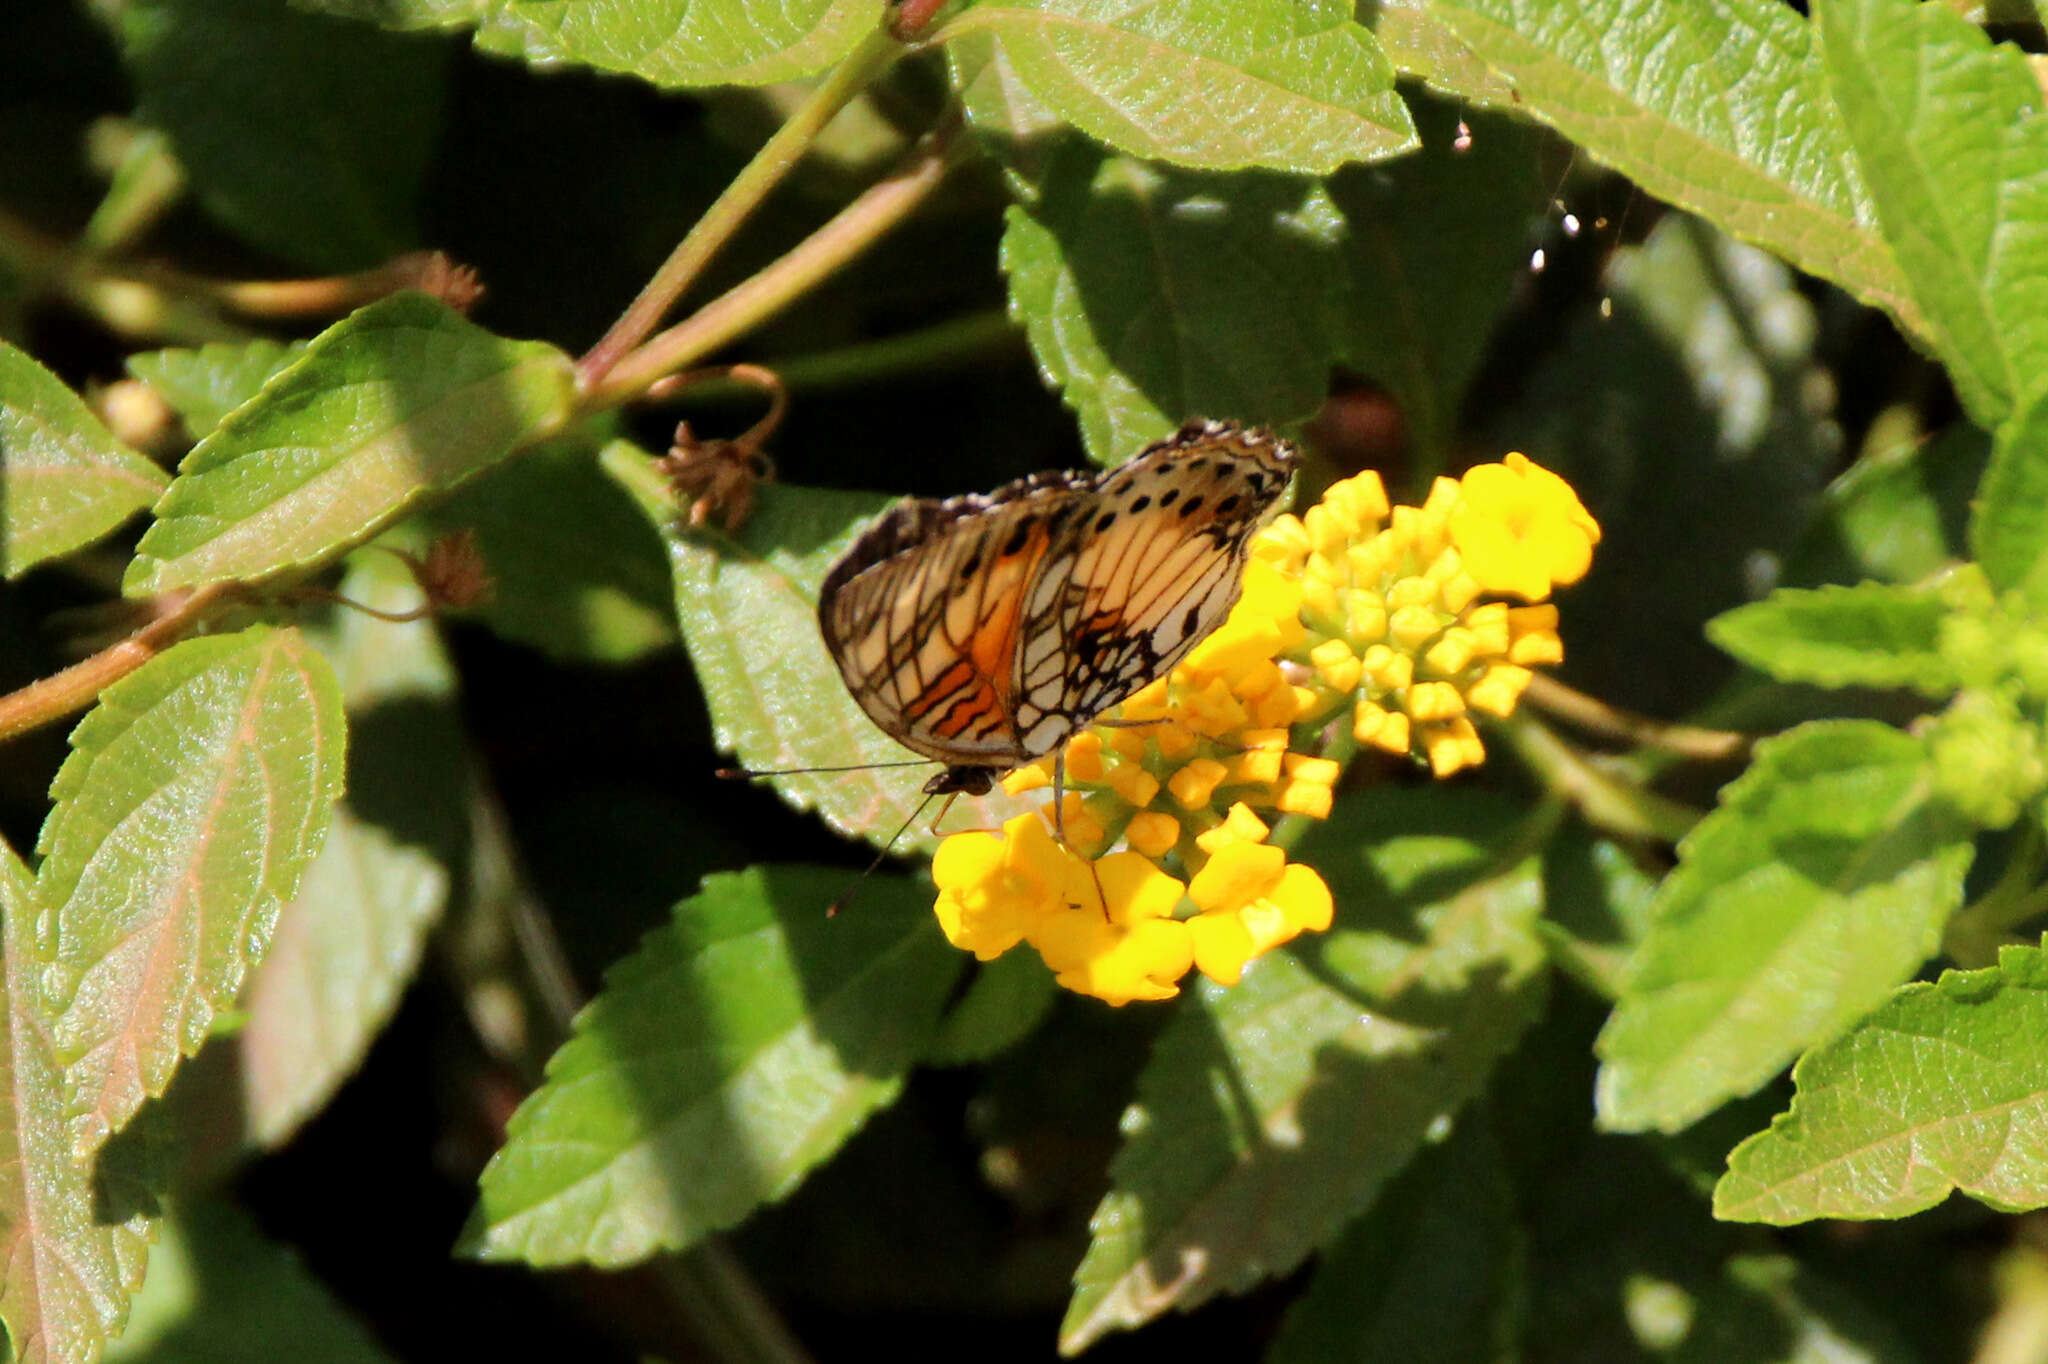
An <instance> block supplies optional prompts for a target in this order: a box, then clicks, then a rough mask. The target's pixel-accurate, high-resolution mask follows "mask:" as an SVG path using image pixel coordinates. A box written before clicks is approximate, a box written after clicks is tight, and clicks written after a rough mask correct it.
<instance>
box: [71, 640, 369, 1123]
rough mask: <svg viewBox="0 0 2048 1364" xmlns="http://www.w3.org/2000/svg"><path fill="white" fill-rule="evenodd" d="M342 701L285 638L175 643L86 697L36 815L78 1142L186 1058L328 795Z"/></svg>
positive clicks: (259, 936) (305, 649)
mask: <svg viewBox="0 0 2048 1364" xmlns="http://www.w3.org/2000/svg"><path fill="white" fill-rule="evenodd" d="M343 746H344V734H343V721H342V710H341V694H340V691H339V689H338V688H337V687H336V685H335V680H334V675H333V672H332V670H331V669H330V668H329V667H328V665H327V662H326V660H325V659H323V658H321V657H320V655H319V654H317V653H316V652H314V650H313V649H312V648H311V647H310V646H309V645H308V644H307V643H306V640H305V638H304V637H303V636H302V635H300V634H299V632H298V631H296V630H289V629H287V630H273V629H269V628H267V627H263V626H257V627H253V628H251V629H248V630H244V631H242V632H241V633H239V634H234V635H215V636H210V637H205V638H200V639H192V640H187V641H185V642H184V643H182V644H179V645H177V646H176V647H175V648H173V649H170V650H169V651H167V652H165V653H164V654H162V655H160V656H158V657H157V658H154V659H152V660H151V661H150V662H148V663H146V664H144V665H143V666H142V667H141V668H139V669H137V670H136V671H135V672H134V673H133V674H131V675H130V676H128V677H126V678H124V679H122V680H121V681H120V682H117V683H115V684H114V685H113V686H111V687H109V688H107V690H106V691H105V692H103V693H101V695H100V702H99V705H98V706H97V707H96V708H95V709H94V710H93V711H92V712H91V713H90V714H88V715H87V716H86V717H85V719H84V720H82V721H80V722H79V724H78V727H77V728H76V729H75V730H73V731H72V734H71V749H72V751H71V756H70V757H69V758H68V759H66V760H65V763H64V766H63V767H62V768H61V769H60V770H59V771H58V773H57V777H56V780H55V781H54V782H53V783H52V784H51V787H50V795H51V798H52V799H53V800H54V802H55V805H56V808H55V809H53V810H52V811H51V813H50V818H49V821H48V822H47V823H46V824H45V825H44V826H43V833H42V840H41V850H42V852H43V854H44V857H43V862H42V866H41V867H40V868H39V869H38V871H37V874H36V894H37V895H38V897H39V898H40V899H41V900H42V902H43V904H44V905H45V906H46V907H47V917H46V919H45V921H44V922H42V923H39V924H38V925H37V929H36V940H37V953H38V955H39V956H40V957H41V958H42V959H44V960H46V961H47V962H48V963H49V965H48V966H47V967H46V968H45V970H44V972H43V979H42V987H43V991H44V995H43V999H44V1004H45V1007H46V1008H47V1009H48V1010H49V1012H50V1014H51V1021H50V1025H49V1031H50V1040H51V1042H52V1043H53V1044H54V1045H55V1047H56V1050H57V1056H58V1059H59V1060H60V1061H61V1062H62V1063H63V1065H64V1068H65V1071H66V1073H67V1077H68V1079H69V1082H70V1088H71V1092H72V1095H73V1098H74V1104H75V1107H76V1109H77V1111H78V1116H77V1117H75V1118H74V1119H73V1121H72V1132H73V1140H74V1144H75V1146H76V1148H77V1150H78V1151H79V1152H81V1153H84V1152H89V1151H91V1150H93V1149H95V1148H96V1147H98V1146H99V1144H100V1143H101V1142H102V1141H104V1140H105V1138H106V1136H107V1134H108V1133H110V1132H111V1131H113V1130H114V1129H115V1128H117V1127H119V1126H120V1125H121V1124H122V1123H124V1122H125V1121H127V1119H128V1118H129V1116H130V1115H131V1114H133V1113H134V1112H135V1110H136V1108H137V1107H138V1106H140V1105H141V1103H142V1101H143V1099H145V1098H147V1097H150V1096H153V1095H157V1094H161V1093H163V1090H164V1086H165V1085H166V1084H167V1083H168V1082H169V1080H170V1076H171V1071H172V1070H173V1069H174V1068H175V1067H176V1065H177V1063H178V1060H179V1058H180V1057H181V1056H189V1055H191V1054H192V1053H194V1052H196V1051H197V1050H199V1046H200V1044H201V1043H203V1042H204V1041H205V1040H206V1036H207V1031H208V1029H209V1028H210V1027H211V1026H212V1023H213V1020H214V1017H215V1016H216V1015H217V1014H218V1013H219V1012H220V1011H222V1010H224V1009H226V1008H227V1007H229V1006H230V1005H231V1004H232V1003H233V1002H234V999H235V996H236V994H237V993H238V992H239V991H240V989H241V986H242V981H243V978H244V976H245V975H246V974H247V973H248V970H249V967H250V966H251V965H252V964H253V962H254V961H255V960H256V959H257V958H258V957H260V956H261V955H262V953H263V949H264V946H265V945H266V943H267V941H268V939H269V936H270V930H271V927H272V925H273V924H275V923H276V921H277V912H278V907H279V906H280V905H281V904H283V903H284V902H285V901H286V900H288V899H289V898H290V897H291V896H292V894H293V893H294V892H295V891H296V890H297V888H298V883H299V877H300V873H301V872H303V871H304V870H305V867H306V864H307V863H308V862H309V861H311V859H312V857H313V854H314V853H316V852H317V851H319V848H320V843H321V840H322V839H323V838H324V837H325V836H326V832H327V823H328V820H329V818H330V816H331V814H332V812H333V806H334V801H335V799H336V797H338V796H339V795H340V794H341V784H342V759H343Z"/></svg>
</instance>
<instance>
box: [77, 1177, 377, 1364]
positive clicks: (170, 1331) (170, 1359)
mask: <svg viewBox="0 0 2048 1364" xmlns="http://www.w3.org/2000/svg"><path fill="white" fill-rule="evenodd" d="M283 1339H289V1340H290V1341H291V1342H292V1357H293V1358H295V1359H301V1360H304V1361H306V1364H383V1361H387V1360H389V1359H391V1357H392V1356H390V1355H388V1354H386V1353H385V1352H384V1351H383V1350H381V1349H379V1348H378V1347H377V1344H376V1342H375V1341H374V1340H372V1339H371V1338H370V1335H369V1333H368V1332H367V1331H365V1330H364V1329H363V1326H362V1324H361V1323H360V1322H358V1321H356V1320H355V1319H354V1318H352V1317H350V1316H349V1314H348V1312H347V1310H346V1309H345V1308H344V1307H343V1306H342V1305H341V1304H340V1303H339V1302H337V1301H335V1299H334V1296H333V1295H332V1294H330V1293H329V1292H328V1291H327V1289H326V1288H325V1287H324V1286H323V1285H322V1284H321V1282H320V1281H319V1280H318V1279H316V1278H315V1277H313V1275H312V1274H311V1273H309V1272H308V1271H307V1269H306V1267H305V1266H304V1265H302V1264H300V1263H299V1261H298V1257H297V1256H295V1255H294V1254H292V1252H291V1251H290V1250H289V1249H288V1248H287V1247H285V1246H282V1245H279V1244H278V1243H277V1242H275V1241H272V1240H270V1239H268V1238H266V1237H265V1236H264V1235H263V1233H262V1232H261V1231H259V1230H258V1229H257V1228H256V1226H255V1224H254V1223H252V1222H251V1221H250V1220H249V1218H248V1216H247V1214H245V1213H243V1212H241V1211H240V1210H239V1209H237V1208H236V1207H235V1206H234V1205H233V1204H231V1203H225V1202H219V1201H203V1202H197V1203H191V1204H186V1205H182V1206H180V1207H179V1208H178V1209H177V1211H176V1212H175V1214H173V1215H172V1216H171V1217H169V1218H168V1219H166V1220H165V1222H164V1223H163V1228H162V1233H161V1239H160V1240H159V1241H158V1243H157V1246H156V1248H155V1250H154V1251H152V1252H151V1254H150V1258H149V1278H148V1280H147V1281H146V1282H145V1284H144V1286H143V1289H142V1291H141V1292H140V1293H138V1294H137V1295H136V1297H135V1302H134V1305H133V1310H132V1311H131V1313H130V1314H129V1319H128V1329H127V1331H126V1332H124V1333H123V1334H122V1335H121V1337H120V1338H119V1339H117V1340H115V1341H114V1342H113V1343H112V1344H111V1345H110V1346H109V1347H108V1349H107V1354H106V1358H107V1360H108V1362H109V1364H122V1361H135V1362H136V1364H141V1361H149V1364H185V1361H191V1364H201V1362H202V1361H204V1362H205V1364H259V1362H260V1361H264V1360H270V1359H275V1358H276V1354H275V1351H276V1348H277V1342H278V1341H279V1340H283Z"/></svg>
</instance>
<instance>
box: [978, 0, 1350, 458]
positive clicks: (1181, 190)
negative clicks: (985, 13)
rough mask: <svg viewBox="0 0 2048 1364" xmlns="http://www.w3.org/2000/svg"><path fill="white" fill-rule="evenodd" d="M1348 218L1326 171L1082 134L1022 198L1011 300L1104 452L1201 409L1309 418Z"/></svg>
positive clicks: (1009, 260) (1009, 237)
mask: <svg viewBox="0 0 2048 1364" xmlns="http://www.w3.org/2000/svg"><path fill="white" fill-rule="evenodd" d="M971 12H977V13H978V12H979V11H971ZM1341 231H1342V224H1341V222H1340V221H1339V220H1338V218H1337V215H1336V213H1335V210H1334V209H1333V208H1332V206H1331V204H1330V202H1329V200H1328V198H1327V196H1326V195H1325V194H1324V193H1323V191H1322V189H1321V187H1320V186H1319V185H1318V184H1316V183H1315V182H1313V181H1308V180H1298V179H1289V178H1285V177H1281V176H1276V175H1264V174H1251V175H1232V176H1220V175H1199V174H1194V173H1191V172H1186V171H1175V170H1171V169H1168V168H1164V167H1160V166H1154V165H1148V164H1146V163H1144V162H1141V161H1134V160H1131V159H1130V158H1128V157H1120V156H1110V157H1104V156H1101V155H1099V154H1097V153H1096V152H1095V151H1094V150H1093V149H1092V148H1090V147H1087V146H1086V145H1084V144H1080V143H1078V142H1071V141H1069V142H1067V143H1066V144H1064V145H1063V146H1062V147H1061V148H1060V149H1059V150H1058V151H1056V152H1055V153H1054V155H1053V159H1052V161H1051V163H1050V166H1049V169H1048V171H1047V173H1046V176H1045V179H1044V182H1043V184H1042V185H1041V186H1040V188H1039V192H1038V195H1037V198H1036V201H1035V202H1034V203H1032V204H1030V205H1028V206H1023V205H1020V206H1016V207H1013V208H1011V209H1010V212H1009V217H1008V220H1007V224H1006V226H1005V229H1004V232H1003V247H1002V266H1003V270H1004V271H1005V272H1006V273H1007V274H1008V275H1009V279H1010V315H1011V316H1012V317H1013V318H1015V319H1016V320H1017V321H1019V322H1020V323H1022V324H1023V325H1024V327H1025V329H1026V332H1027V334H1028V335H1029V337H1030V340H1031V348H1032V350H1033V351H1034V352H1036V353H1037V356H1038V363H1039V365H1040V367H1041V368H1042V369H1043V370H1044V371H1045V374H1046V376H1047V377H1048V378H1049V379H1051V380H1052V382H1053V383H1055V384H1057V385H1059V387H1060V389H1061V393H1062V396H1063V397H1064V398H1065V400H1066V403H1067V405H1068V406H1069V407H1071V408H1073V409H1074V411H1075V413H1076V414H1077V415H1078V416H1079V417H1080V421H1081V438H1082V440H1083V442H1084V443H1085V444H1086V445H1087V448H1088V453H1089V455H1090V456H1091V457H1092V458H1093V459H1095V460H1096V461H1097V462H1098V463H1102V464H1115V463H1118V462H1120V461H1122V460H1124V459H1127V458H1129V457H1130V456H1131V455H1132V454H1135V453H1136V452H1137V450H1138V448H1139V447H1140V446H1142V445H1143V444H1145V443H1146V442H1147V441H1150V440H1154V439H1156V438H1158V437H1160V436H1162V435H1164V434H1166V432H1168V431H1169V430H1171V429H1172V428H1173V427H1175V426H1177V425H1178V424H1179V423H1180V422H1181V421H1183V420H1184V419H1186V418H1188V417H1191V416H1228V417H1236V418H1241V419H1243V420H1246V421H1252V422H1259V423H1263V424H1267V425H1277V424H1281V423H1285V422H1289V421H1294V420H1298V419H1300V418H1303V417H1306V416H1308V415H1309V414H1310V413H1312V412H1314V411H1315V409H1316V408H1317V407H1318V406H1320V405H1321V403H1322V400H1323V395H1324V393H1325V392H1326V391H1327V390H1328V386H1329V372H1330V360H1331V357H1332V356H1333V355H1334V354H1335V353H1336V350H1337V347H1336V344H1335V343H1334V342H1333V341H1332V340H1331V339H1330V338H1329V336H1328V334H1327V330H1326V328H1327V325H1328V324H1327V316H1328V314H1327V310H1328V309H1329V306H1330V300H1331V299H1332V298H1333V297H1334V296H1335V295H1336V294H1337V293H1338V291H1339V288H1340V283H1339V280H1340V277H1339V275H1338V273H1337V268H1336V266H1335V263H1334V260H1333V256H1332V247H1333V246H1334V244H1335V243H1336V241H1337V240H1338V238H1339V235H1340V234H1341Z"/></svg>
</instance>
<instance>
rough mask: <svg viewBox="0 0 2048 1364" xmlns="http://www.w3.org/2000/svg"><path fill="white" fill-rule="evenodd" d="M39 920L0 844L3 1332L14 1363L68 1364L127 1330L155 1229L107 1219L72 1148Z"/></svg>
mask: <svg viewBox="0 0 2048 1364" xmlns="http://www.w3.org/2000/svg"><path fill="white" fill-rule="evenodd" d="M43 915H44V911H43V909H42V906H41V902H40V900H39V896H38V892H37V889H36V886H35V883H34V880H33V878H32V877H31V875H30V873H29V871H28V869H27V868H26V867H24V866H23V865H22V863H21V860H20V859H19V858H18V857H16V856H15V854H14V851H13V849H11V848H9V847H7V845H6V844H5V843H0V922H4V926H5V942H4V948H0V960H4V968H5V974H4V980H5V986H6V991H7V999H6V1009H5V1011H4V1015H0V1029H4V1031H0V1321H4V1322H5V1324H6V1327H7V1337H8V1344H9V1345H10V1346H11V1347H12V1349H11V1355H12V1358H14V1359H16V1360H20V1361H22V1364H70V1362H71V1361H75V1360H88V1359H92V1358H94V1357H95V1356H97V1355H98V1354H99V1352H100V1349H101V1347H102V1346H103V1345H104V1344H105V1342H106V1340H107V1338H108V1337H109V1336H110V1335H112V1334H113V1333H114V1332H116V1331H118V1330H119V1329H120V1326H121V1323H122V1322H123V1321H124V1320H125V1319H126V1318H127V1315H128V1295H129V1294H130V1293H131V1292H133V1291H134V1289H135V1286H136V1285H137V1284H138V1283H139V1282H141V1279H142V1272H143V1267H144V1265H145V1263H146V1261H147V1256H148V1253H149V1240H150V1237H151V1235H152V1234H153V1227H152V1225H151V1222H150V1219H149V1218H148V1217H147V1216H146V1215H145V1214H143V1213H141V1212H139V1211H138V1212H133V1213H129V1214H125V1215H123V1216H122V1217H121V1218H119V1219H118V1220H108V1219H106V1218H104V1217H103V1216H102V1204H101V1190H100V1189H99V1188H98V1187H97V1181H96V1180H95V1178H94V1169H93V1166H92V1164H91V1163H90V1162H82V1161H80V1160H79V1158H78V1156H77V1153H76V1152H75V1151H74V1150H73V1148H72V1138H71V1133H70V1132H69V1131H68V1130H67V1128H66V1125H65V1121H64V1118H65V1114H66V1111H67V1110H66V1105H67V1103H68V1099H69V1094H68V1089H67V1086H66V1084H65V1077H64V1072H63V1069H62V1067H61V1066H60V1065H59V1064H58V1061H57V1057H56V1055H55V1053H54V1051H53V1050H52V1048H51V1046H50V1038H49V1032H48V1020H47V1017H46V1016H45V1014H44V1011H43V1005H42V1001H41V996H40V989H41V985H40V977H41V974H42V972H43V969H44V968H45V966H46V965H47V958H44V957H43V956H42V955H41V953H40V952H39V950H38V948H37V944H36V937H37V928H36V925H37V922H38V920H39V919H41V918H42V917H43Z"/></svg>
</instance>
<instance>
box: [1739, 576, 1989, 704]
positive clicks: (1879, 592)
mask: <svg viewBox="0 0 2048 1364" xmlns="http://www.w3.org/2000/svg"><path fill="white" fill-rule="evenodd" d="M1947 614H1948V604H1947V602H1946V601H1944V600H1943V598H1942V595H1941V593H1940V592H1938V591H1935V590H1933V589H1931V588H1911V587H1893V586H1890V585H1888V584H1884V583H1862V584H1859V585H1858V586H1856V587H1822V588H1818V589H1816V590H1813V591H1801V590H1799V589H1796V588H1787V589H1785V590H1783V591H1780V592H1775V593H1773V594H1772V595H1771V596H1770V597H1769V598H1768V599H1767V600H1764V601H1760V602H1755V603H1752V604H1751V605H1749V606H1739V607H1737V608H1736V609H1735V610H1733V611H1730V612H1727V613H1726V614H1725V615H1721V616H1718V617H1716V618H1715V619H1714V621H1713V622H1712V624H1710V625H1709V626H1708V627H1707V633H1708V635H1709V637H1710V638H1712V639H1713V641H1714V643H1716V644H1718V645H1720V646H1721V647H1722V648H1723V649H1726V650H1727V651H1728V652H1729V653H1731V654H1733V655H1735V656H1736V657H1737V658H1739V659H1741V660H1742V661H1743V662H1744V663H1747V664H1749V665H1750V666H1751V667H1752V668H1758V669H1761V670H1762V671H1764V672H1767V673H1769V674H1770V675H1771V676H1773V677H1775V678H1778V679H1780V680H1781V681H1786V682H1811V683H1814V684H1815V685H1817V686H1822V687H1848V686H1863V687H1914V688H1917V689H1918V690H1920V691H1923V692H1925V693H1926V694H1927V695H1929V696H1944V695H1947V694H1948V693H1949V692H1952V691H1954V690H1955V687H1956V682H1957V678H1956V673H1955V668H1954V667H1953V666H1952V665H1951V664H1950V663H1949V662H1948V661H1947V660H1946V659H1944V658H1943V657H1942V656H1941V622H1942V620H1943V619H1944V618H1945V617H1946V616H1947Z"/></svg>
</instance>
